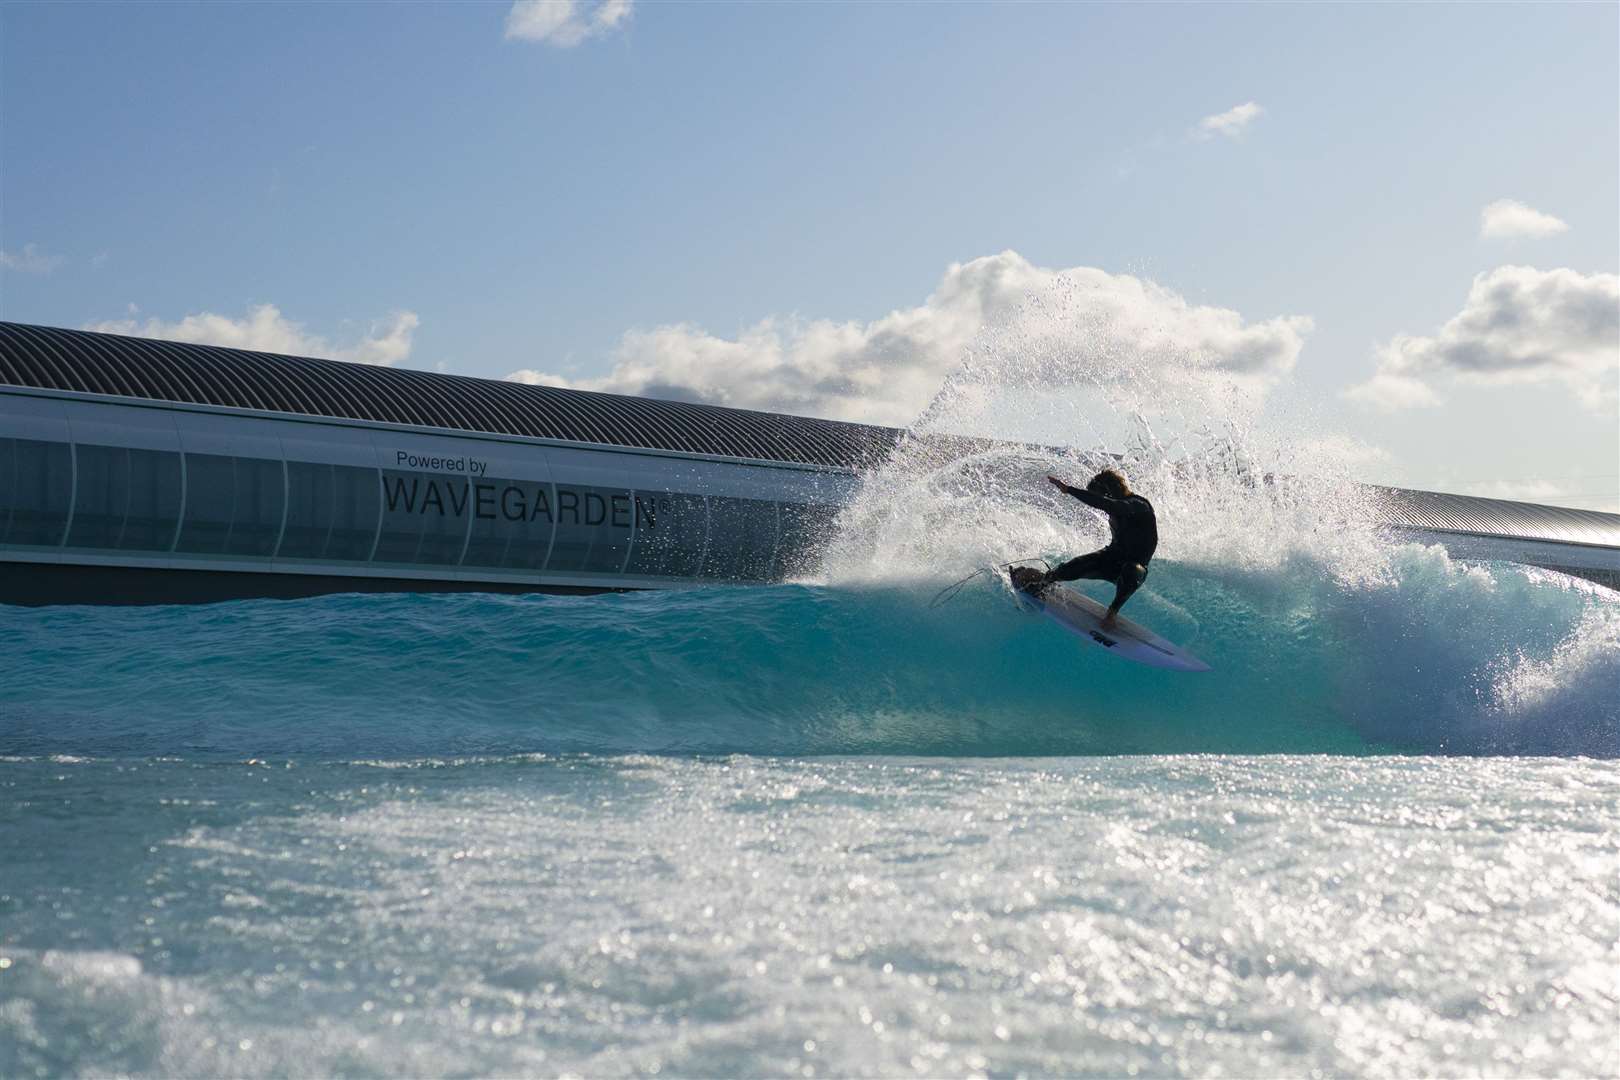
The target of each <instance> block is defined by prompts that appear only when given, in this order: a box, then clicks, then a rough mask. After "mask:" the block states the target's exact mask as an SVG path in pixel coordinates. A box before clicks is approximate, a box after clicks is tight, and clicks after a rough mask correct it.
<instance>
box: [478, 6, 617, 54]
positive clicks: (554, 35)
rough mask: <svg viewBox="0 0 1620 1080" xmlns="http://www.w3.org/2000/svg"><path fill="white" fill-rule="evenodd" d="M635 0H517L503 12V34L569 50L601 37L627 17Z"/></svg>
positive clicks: (509, 37)
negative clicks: (504, 19) (509, 8)
mask: <svg viewBox="0 0 1620 1080" xmlns="http://www.w3.org/2000/svg"><path fill="white" fill-rule="evenodd" d="M633 7H634V0H600V2H599V3H594V4H592V3H580V2H578V0H516V2H515V3H513V5H512V9H511V10H510V11H508V12H507V13H506V36H507V38H508V39H512V38H516V39H518V40H520V41H543V42H545V43H546V44H548V45H554V46H556V47H557V48H559V49H571V48H573V47H574V46H575V45H578V44H579V43H580V42H582V41H584V40H585V39H586V38H592V37H600V36H601V35H603V34H607V33H609V32H611V31H613V30H617V29H619V28H620V27H621V26H623V25H624V24H625V23H627V22H629V20H630V13H631V10H632V9H633Z"/></svg>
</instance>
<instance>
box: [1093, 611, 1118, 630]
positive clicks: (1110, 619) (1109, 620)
mask: <svg viewBox="0 0 1620 1080" xmlns="http://www.w3.org/2000/svg"><path fill="white" fill-rule="evenodd" d="M1117 622H1119V612H1117V611H1110V612H1108V613H1107V614H1105V615H1103V617H1102V618H1101V619H1100V620H1099V621H1098V625H1099V626H1101V627H1102V628H1103V629H1104V630H1112V629H1113V628H1114V624H1115V623H1117Z"/></svg>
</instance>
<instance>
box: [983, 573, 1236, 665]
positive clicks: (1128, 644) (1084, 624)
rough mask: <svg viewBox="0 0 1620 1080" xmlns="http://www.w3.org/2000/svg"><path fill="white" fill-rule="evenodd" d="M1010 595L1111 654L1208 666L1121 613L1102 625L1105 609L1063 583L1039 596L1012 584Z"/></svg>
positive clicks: (1159, 662) (1153, 662)
mask: <svg viewBox="0 0 1620 1080" xmlns="http://www.w3.org/2000/svg"><path fill="white" fill-rule="evenodd" d="M1013 595H1014V596H1016V597H1017V598H1018V601H1019V603H1021V604H1024V605H1025V606H1027V607H1029V608H1031V609H1032V610H1035V611H1039V612H1041V613H1043V614H1044V615H1046V617H1047V618H1049V619H1051V620H1052V621H1053V622H1055V623H1057V624H1058V625H1059V626H1061V627H1063V629H1065V630H1067V631H1069V632H1070V633H1071V634H1078V635H1079V636H1080V637H1083V638H1085V639H1086V640H1087V641H1089V642H1091V643H1092V644H1093V645H1100V646H1102V647H1103V648H1104V649H1107V650H1108V651H1109V652H1110V653H1113V654H1114V655H1115V656H1122V657H1124V658H1125V659H1127V660H1135V661H1136V662H1137V663H1138V664H1147V665H1148V666H1149V667H1156V668H1168V669H1169V670H1171V671H1209V670H1210V666H1209V665H1208V664H1206V663H1204V662H1203V661H1202V660H1200V659H1198V657H1196V656H1194V655H1193V654H1192V653H1190V652H1188V651H1187V650H1185V649H1183V648H1181V647H1180V646H1179V645H1174V644H1172V643H1170V642H1168V641H1166V640H1164V638H1162V637H1160V636H1159V635H1158V634H1155V633H1154V632H1153V631H1151V630H1149V629H1148V628H1147V627H1145V626H1142V625H1140V624H1139V623H1134V622H1132V621H1131V620H1129V619H1127V618H1125V616H1123V615H1120V616H1118V617H1117V618H1115V620H1114V625H1113V626H1110V627H1108V628H1107V629H1106V630H1105V629H1103V625H1102V619H1103V616H1104V615H1106V614H1108V609H1107V608H1106V607H1104V606H1103V605H1101V604H1099V603H1097V601H1095V600H1093V599H1092V598H1091V597H1089V596H1087V595H1085V594H1084V593H1080V592H1076V591H1075V590H1073V589H1071V588H1068V587H1067V586H1064V585H1060V584H1056V583H1054V584H1052V585H1048V586H1047V587H1046V588H1045V589H1044V590H1042V592H1041V594H1040V595H1039V596H1036V595H1035V594H1034V593H1029V592H1025V591H1024V590H1023V589H1019V588H1016V587H1014V588H1013Z"/></svg>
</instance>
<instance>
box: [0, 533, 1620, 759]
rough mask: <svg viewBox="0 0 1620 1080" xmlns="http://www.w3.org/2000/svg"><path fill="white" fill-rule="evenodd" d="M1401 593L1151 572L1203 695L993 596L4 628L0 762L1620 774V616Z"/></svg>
mask: <svg viewBox="0 0 1620 1080" xmlns="http://www.w3.org/2000/svg"><path fill="white" fill-rule="evenodd" d="M1392 566H1393V570H1392V572H1391V573H1390V575H1389V576H1388V577H1387V578H1385V579H1383V580H1380V581H1376V582H1371V583H1361V584H1352V583H1342V582H1335V581H1332V580H1331V579H1323V578H1322V577H1320V575H1319V574H1315V575H1314V576H1311V577H1306V576H1305V574H1304V573H1303V572H1301V574H1300V578H1301V583H1298V584H1291V583H1288V582H1287V580H1286V578H1285V577H1284V575H1286V574H1287V573H1289V572H1290V571H1289V570H1288V569H1287V568H1284V569H1283V570H1280V571H1275V572H1268V573H1266V574H1260V575H1247V576H1245V575H1237V574H1233V573H1229V572H1225V571H1222V570H1216V571H1211V570H1209V569H1206V568H1198V567H1194V566H1189V565H1186V564H1178V563H1176V562H1173V561H1169V560H1163V561H1160V562H1156V563H1155V565H1154V570H1153V579H1152V586H1151V588H1150V589H1148V590H1144V592H1143V593H1142V594H1140V595H1139V596H1138V597H1137V598H1136V599H1134V600H1133V601H1132V605H1131V611H1132V614H1133V616H1134V617H1135V618H1137V619H1139V620H1141V621H1143V622H1145V623H1146V624H1148V625H1149V626H1151V627H1153V628H1154V629H1156V630H1157V631H1159V632H1160V633H1162V634H1164V635H1165V636H1167V637H1169V638H1171V639H1172V640H1174V641H1177V642H1178V643H1180V644H1182V645H1184V646H1186V647H1188V648H1190V649H1191V650H1192V651H1193V652H1194V653H1196V654H1197V655H1199V656H1201V657H1203V658H1205V659H1206V660H1207V661H1209V662H1210V663H1211V664H1212V665H1213V666H1214V668H1215V670H1214V671H1213V672H1209V673H1204V674H1197V675H1188V674H1181V673H1174V672H1163V671H1156V670H1153V669H1149V668H1144V667H1141V666H1138V665H1134V664H1130V663H1126V662H1122V661H1118V660H1115V659H1114V658H1111V657H1108V656H1106V655H1104V654H1103V653H1102V652H1101V651H1100V650H1097V649H1095V648H1093V647H1090V646H1088V645H1086V644H1084V643H1082V642H1079V641H1078V640H1077V639H1075V638H1073V637H1071V636H1069V635H1067V634H1064V633H1061V632H1059V631H1058V630H1057V629H1056V628H1055V627H1053V626H1052V625H1051V624H1050V623H1047V622H1046V621H1044V620H1042V619H1040V618H1038V617H1033V616H1029V615H1026V614H1023V613H1021V612H1020V611H1019V610H1017V609H1016V607H1015V606H1014V605H1013V604H1012V603H1011V602H1010V599H1009V598H1008V596H1007V594H1006V592H1005V590H1004V589H1002V588H1001V587H999V586H997V585H993V584H991V583H990V582H988V581H981V582H980V583H976V584H975V585H974V586H971V587H970V588H969V589H967V590H964V591H963V593H962V594H961V595H960V596H959V597H958V598H957V599H956V600H954V601H952V602H951V603H949V604H945V605H941V606H939V607H934V608H930V607H929V606H928V605H929V601H930V599H931V598H932V597H933V596H934V594H935V593H936V592H937V590H938V587H939V586H940V584H941V582H939V581H922V582H916V583H910V584H907V583H895V582H889V583H873V584H855V585H842V586H828V585H816V586H810V585H790V586H781V587H770V588H739V589H713V590H693V591H686V592H660V593H634V594H623V595H612V596H600V597H548V596H530V597H501V596H487V595H478V594H467V595H459V596H458V595H448V596H443V595H417V596H358V595H349V596H333V597H324V598H318V599H312V600H305V601H297V602H291V603H289V602H278V601H255V602H241V603H229V604H218V605H212V606H206V607H157V608H125V609H119V608H55V609H40V610H25V609H15V608H13V609H0V633H3V634H4V637H5V640H6V641H7V642H8V645H9V648H8V655H7V657H6V659H5V661H4V672H3V674H4V676H5V685H6V695H5V704H4V705H3V706H0V709H3V712H0V716H3V718H4V719H3V723H4V727H3V729H0V738H3V740H4V741H3V747H4V749H5V751H6V752H9V753H12V754H23V755H49V754H53V753H68V754H76V755H82V754H95V755H116V756H129V755H135V756H149V755H164V754H176V753H179V754H185V755H188V756H197V757H214V758H218V757H224V758H235V759H240V758H248V757H278V756H297V757H305V758H308V757H312V756H313V757H323V758H324V757H331V758H343V759H352V758H361V757H365V758H370V757H381V758H388V757H398V756H417V755H445V754H452V755H454V754H507V753H535V752H539V753H580V752H591V753H646V752H652V753H677V754H687V753H701V754H726V753H748V754H768V755H807V754H817V755H820V754H875V753H876V754H906V755H918V754H920V755H976V756H1019V755H1029V754H1041V755H1052V754H1096V753H1104V754H1177V753H1239V754H1243V753H1349V754H1356V753H1368V752H1375V751H1384V752H1390V751H1393V752H1407V753H1441V754H1489V753H1510V754H1585V755H1599V756H1615V755H1616V754H1620V721H1617V707H1616V703H1615V694H1614V693H1613V691H1614V688H1615V686H1616V685H1620V596H1616V594H1614V593H1612V592H1608V591H1606V590H1601V589H1597V588H1595V587H1592V586H1589V585H1586V584H1584V583H1580V582H1577V581H1574V580H1572V579H1568V578H1564V577H1562V576H1560V575H1556V574H1548V573H1545V572H1542V571H1535V570H1527V569H1524V568H1520V567H1514V566H1501V565H1499V566H1488V567H1470V566H1463V565H1460V564H1457V563H1454V562H1451V561H1450V560H1448V559H1446V558H1445V557H1444V555H1443V553H1441V552H1439V551H1438V549H1424V548H1418V547H1411V548H1407V549H1404V550H1402V551H1401V552H1398V553H1396V555H1395V556H1394V559H1393V563H1392ZM1313 574H1314V572H1313ZM1285 586H1286V587H1285ZM1097 595H1099V596H1106V592H1098V594H1097Z"/></svg>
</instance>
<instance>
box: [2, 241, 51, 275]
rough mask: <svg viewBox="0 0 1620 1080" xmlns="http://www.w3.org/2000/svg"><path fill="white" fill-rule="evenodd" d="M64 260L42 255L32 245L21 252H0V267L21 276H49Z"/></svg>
mask: <svg viewBox="0 0 1620 1080" xmlns="http://www.w3.org/2000/svg"><path fill="white" fill-rule="evenodd" d="M65 261H66V260H65V259H63V257H62V256H60V255H43V254H41V253H40V250H39V249H38V248H37V247H35V246H34V245H33V244H24V245H23V249H22V250H21V251H0V267H4V268H5V269H7V270H16V271H17V272H18V273H22V274H49V273H50V272H51V271H53V270H55V269H56V268H57V267H58V266H61V265H62V263H63V262H65Z"/></svg>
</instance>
